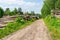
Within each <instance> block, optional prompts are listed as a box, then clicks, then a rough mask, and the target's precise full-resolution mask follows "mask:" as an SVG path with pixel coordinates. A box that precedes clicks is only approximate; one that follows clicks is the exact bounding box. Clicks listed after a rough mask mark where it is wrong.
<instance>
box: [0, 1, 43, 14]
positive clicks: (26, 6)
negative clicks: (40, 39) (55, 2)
mask: <svg viewBox="0 0 60 40" xmlns="http://www.w3.org/2000/svg"><path fill="white" fill-rule="evenodd" d="M42 6H43V0H3V1H2V0H0V7H2V8H4V9H6V8H7V7H8V8H10V10H13V9H14V8H19V7H21V8H22V10H23V12H26V11H29V12H30V11H35V12H36V13H40V11H41V8H42Z"/></svg>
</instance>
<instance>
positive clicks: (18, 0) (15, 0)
mask: <svg viewBox="0 0 60 40" xmlns="http://www.w3.org/2000/svg"><path fill="white" fill-rule="evenodd" d="M0 3H4V4H9V5H12V4H17V5H25V6H35V5H36V3H34V2H26V1H24V0H3V1H2V0H0Z"/></svg>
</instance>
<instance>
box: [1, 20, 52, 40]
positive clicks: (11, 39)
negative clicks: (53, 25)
mask: <svg viewBox="0 0 60 40" xmlns="http://www.w3.org/2000/svg"><path fill="white" fill-rule="evenodd" d="M2 40H51V37H50V35H49V32H48V30H47V28H46V26H45V24H44V22H43V20H42V19H41V20H37V21H35V22H33V23H32V24H31V25H29V26H27V27H26V28H23V29H22V30H19V31H17V32H16V33H14V34H12V35H9V36H8V37H5V38H3V39H2Z"/></svg>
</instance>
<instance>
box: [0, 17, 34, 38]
mask: <svg viewBox="0 0 60 40" xmlns="http://www.w3.org/2000/svg"><path fill="white" fill-rule="evenodd" d="M34 21H35V20H34V19H31V20H29V21H27V20H24V21H21V18H20V17H18V18H16V20H15V22H13V23H11V22H10V23H8V24H7V26H6V27H5V28H4V29H0V39H1V38H3V37H5V36H7V35H9V34H12V33H13V32H16V31H17V30H20V29H22V28H24V27H26V26H27V25H29V24H31V23H32V22H34Z"/></svg>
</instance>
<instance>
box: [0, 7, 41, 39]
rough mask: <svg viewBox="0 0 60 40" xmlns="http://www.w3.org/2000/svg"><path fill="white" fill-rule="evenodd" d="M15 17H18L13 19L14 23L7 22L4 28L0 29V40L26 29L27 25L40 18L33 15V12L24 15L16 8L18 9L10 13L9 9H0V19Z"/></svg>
mask: <svg viewBox="0 0 60 40" xmlns="http://www.w3.org/2000/svg"><path fill="white" fill-rule="evenodd" d="M16 15H17V16H18V17H16V18H15V17H14V18H15V20H14V22H8V23H7V25H6V26H5V27H2V28H0V39H1V38H3V37H5V36H7V35H9V34H12V33H13V32H16V31H18V30H20V29H22V28H24V27H26V26H27V25H29V24H31V23H32V22H34V21H36V20H38V19H40V18H41V15H40V14H35V12H34V11H31V13H29V12H25V13H24V12H22V9H21V8H18V9H17V8H15V9H14V10H12V11H11V10H10V9H9V8H6V10H5V11H4V10H3V9H2V8H1V7H0V18H3V17H4V18H5V16H7V17H8V16H9V17H10V16H16ZM0 24H1V23H0Z"/></svg>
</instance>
